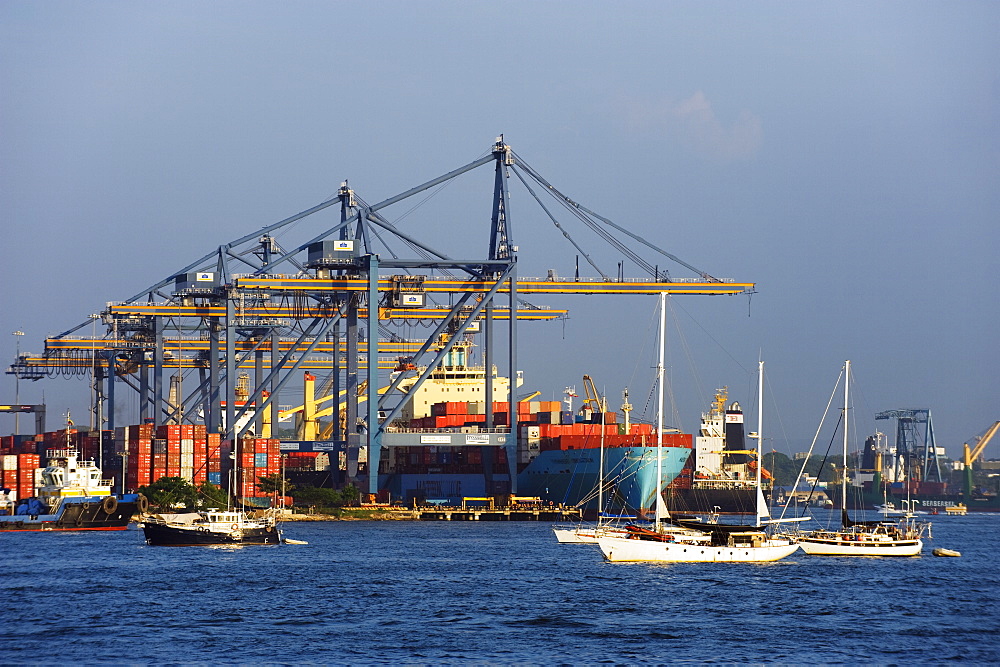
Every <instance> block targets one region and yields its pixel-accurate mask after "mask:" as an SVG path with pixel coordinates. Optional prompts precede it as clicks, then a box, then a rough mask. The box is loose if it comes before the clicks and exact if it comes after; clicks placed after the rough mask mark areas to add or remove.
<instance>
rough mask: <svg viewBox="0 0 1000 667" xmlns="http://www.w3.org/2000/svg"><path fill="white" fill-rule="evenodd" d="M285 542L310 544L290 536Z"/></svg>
mask: <svg viewBox="0 0 1000 667" xmlns="http://www.w3.org/2000/svg"><path fill="white" fill-rule="evenodd" d="M284 542H285V544H309V543H308V542H306V541H305V540H293V539H292V538H290V537H286V538H285V540H284Z"/></svg>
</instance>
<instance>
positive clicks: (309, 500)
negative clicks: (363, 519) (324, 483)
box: [294, 485, 361, 507]
mask: <svg viewBox="0 0 1000 667" xmlns="http://www.w3.org/2000/svg"><path fill="white" fill-rule="evenodd" d="M294 496H295V502H296V503H298V504H301V505H315V506H316V507H351V506H355V505H357V504H358V502H359V500H360V499H361V492H360V491H358V488H357V487H356V486H353V485H351V486H345V487H344V488H343V489H340V490H336V489H326V488H320V487H315V486H303V487H302V488H301V489H298V490H296V492H295V494H294Z"/></svg>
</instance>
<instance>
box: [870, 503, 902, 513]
mask: <svg viewBox="0 0 1000 667" xmlns="http://www.w3.org/2000/svg"><path fill="white" fill-rule="evenodd" d="M875 509H876V510H878V513H879V514H884V515H886V516H902V515H903V510H901V509H897V508H896V504H895V503H892V502H887V503H883V504H881V505H876V506H875Z"/></svg>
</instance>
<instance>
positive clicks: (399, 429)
mask: <svg viewBox="0 0 1000 667" xmlns="http://www.w3.org/2000/svg"><path fill="white" fill-rule="evenodd" d="M471 428H472V427H471V426H446V427H444V428H410V427H405V426H390V427H388V428H387V429H385V432H386V433H466V434H476V433H510V429H509V428H503V427H496V428H482V427H480V428H477V429H476V430H475V431H472V430H470V429H471Z"/></svg>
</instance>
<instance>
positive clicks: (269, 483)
mask: <svg viewBox="0 0 1000 667" xmlns="http://www.w3.org/2000/svg"><path fill="white" fill-rule="evenodd" d="M257 488H258V489H260V492H261V493H264V494H272V493H277V494H279V495H286V496H292V495H295V494H294V493H292V492H293V491H294V490H295V486H294V485H293V484H289V483H288V480H287V479H285V478H284V477H282V476H281V474H280V473H274V474H271V475H267V476H266V477H258V478H257Z"/></svg>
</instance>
